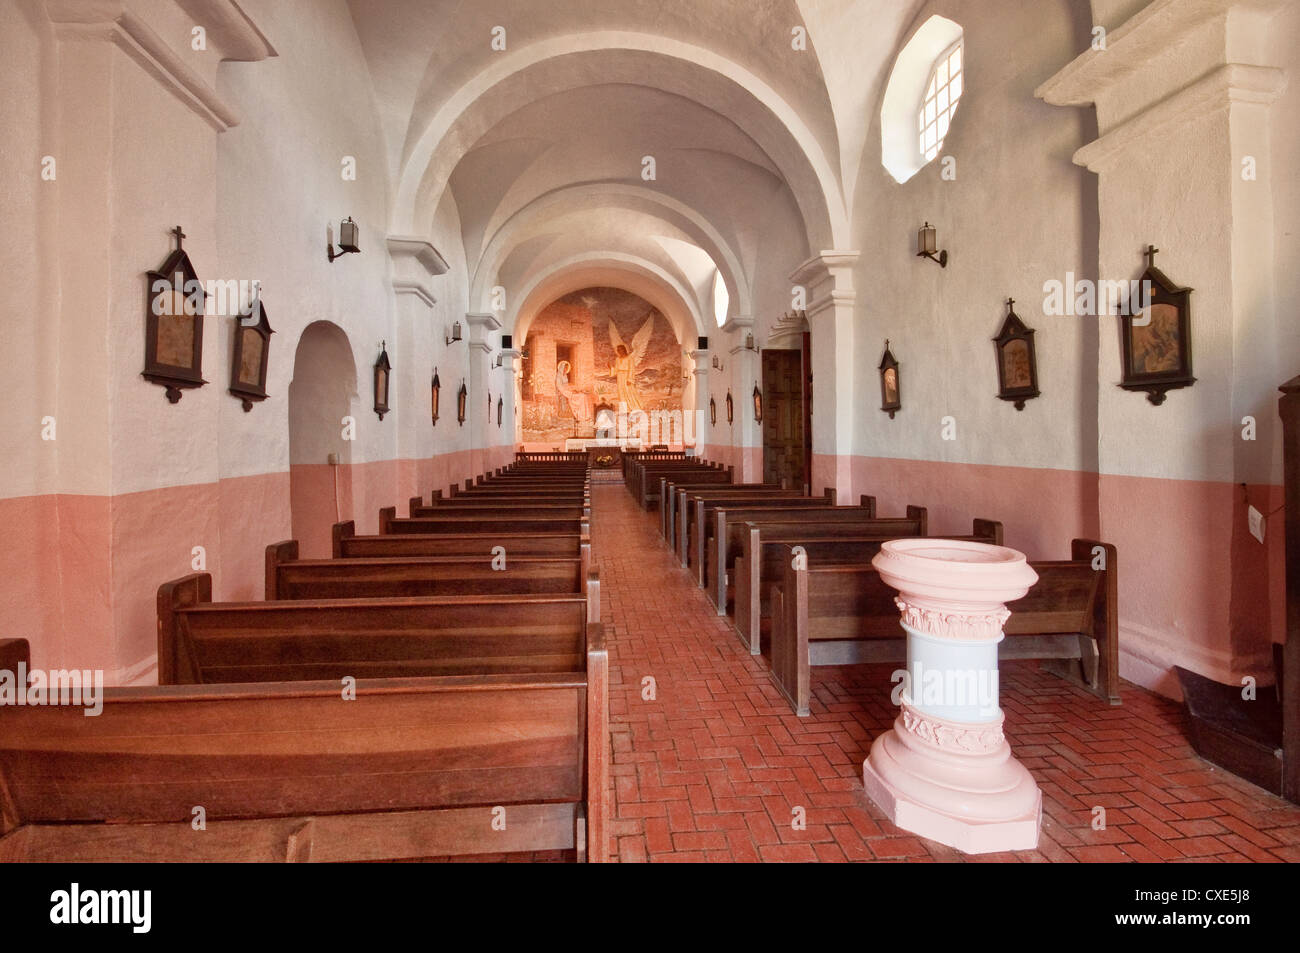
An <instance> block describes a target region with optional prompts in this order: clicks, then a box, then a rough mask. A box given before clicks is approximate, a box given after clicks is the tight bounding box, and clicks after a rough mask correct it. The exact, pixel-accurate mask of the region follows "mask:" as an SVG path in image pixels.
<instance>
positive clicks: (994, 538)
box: [971, 517, 1002, 546]
mask: <svg viewBox="0 0 1300 953" xmlns="http://www.w3.org/2000/svg"><path fill="white" fill-rule="evenodd" d="M971 535H972V536H974V537H975V538H976V539H979V540H981V541H983V542H987V543H991V544H992V545H994V546H1001V545H1002V521H1001V520H982V519H979V518H978V517H977V518H975V519H974V520H972V521H971Z"/></svg>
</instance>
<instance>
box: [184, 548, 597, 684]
mask: <svg viewBox="0 0 1300 953" xmlns="http://www.w3.org/2000/svg"><path fill="white" fill-rule="evenodd" d="M599 592H600V585H599V582H598V581H597V579H596V576H595V573H594V572H593V573H592V578H591V579H590V580H589V581H588V585H587V595H586V596H585V597H584V596H581V595H577V594H570V595H491V596H487V595H484V596H409V597H394V598H386V599H383V598H381V599H357V598H352V599H286V600H276V601H270V602H213V601H212V577H211V576H210V575H209V574H208V573H194V574H192V575H189V576H185V577H183V578H181V579H177V580H173V581H171V582H168V583H164V584H163V585H162V586H160V587H159V589H158V681H159V683H160V684H163V685H177V684H205V683H207V684H210V683H216V682H276V681H294V680H311V679H325V678H335V679H339V678H344V677H346V676H352V677H354V678H396V677H403V676H416V675H418V676H430V675H493V674H518V673H521V672H567V671H575V670H577V669H580V668H581V667H582V661H583V652H584V648H583V646H584V644H585V639H586V637H587V626H588V625H589V624H590V623H593V622H597V621H598V616H599V610H598V608H597V607H598V605H599Z"/></svg>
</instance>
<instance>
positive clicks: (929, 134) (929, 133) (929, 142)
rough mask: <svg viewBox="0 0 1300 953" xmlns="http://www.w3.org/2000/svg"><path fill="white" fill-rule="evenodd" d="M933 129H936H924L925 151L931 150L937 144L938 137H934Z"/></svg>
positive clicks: (929, 127) (931, 127) (927, 127)
mask: <svg viewBox="0 0 1300 953" xmlns="http://www.w3.org/2000/svg"><path fill="white" fill-rule="evenodd" d="M935 128H936V127H934V126H926V127H925V147H926V149H933V148H934V147H935V145H936V144H937V143H938V137H937V136H936V135H935Z"/></svg>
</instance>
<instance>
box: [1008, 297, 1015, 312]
mask: <svg viewBox="0 0 1300 953" xmlns="http://www.w3.org/2000/svg"><path fill="white" fill-rule="evenodd" d="M1015 303H1016V299H1015V298H1008V299H1007V313H1008V314H1010V313H1011V306H1012V305H1013V304H1015Z"/></svg>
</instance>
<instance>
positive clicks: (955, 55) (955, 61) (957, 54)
mask: <svg viewBox="0 0 1300 953" xmlns="http://www.w3.org/2000/svg"><path fill="white" fill-rule="evenodd" d="M948 71H949V72H950V73H959V72H961V47H960V46H959V47H957V49H955V50H953V51H952V56H950V57H948Z"/></svg>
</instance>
